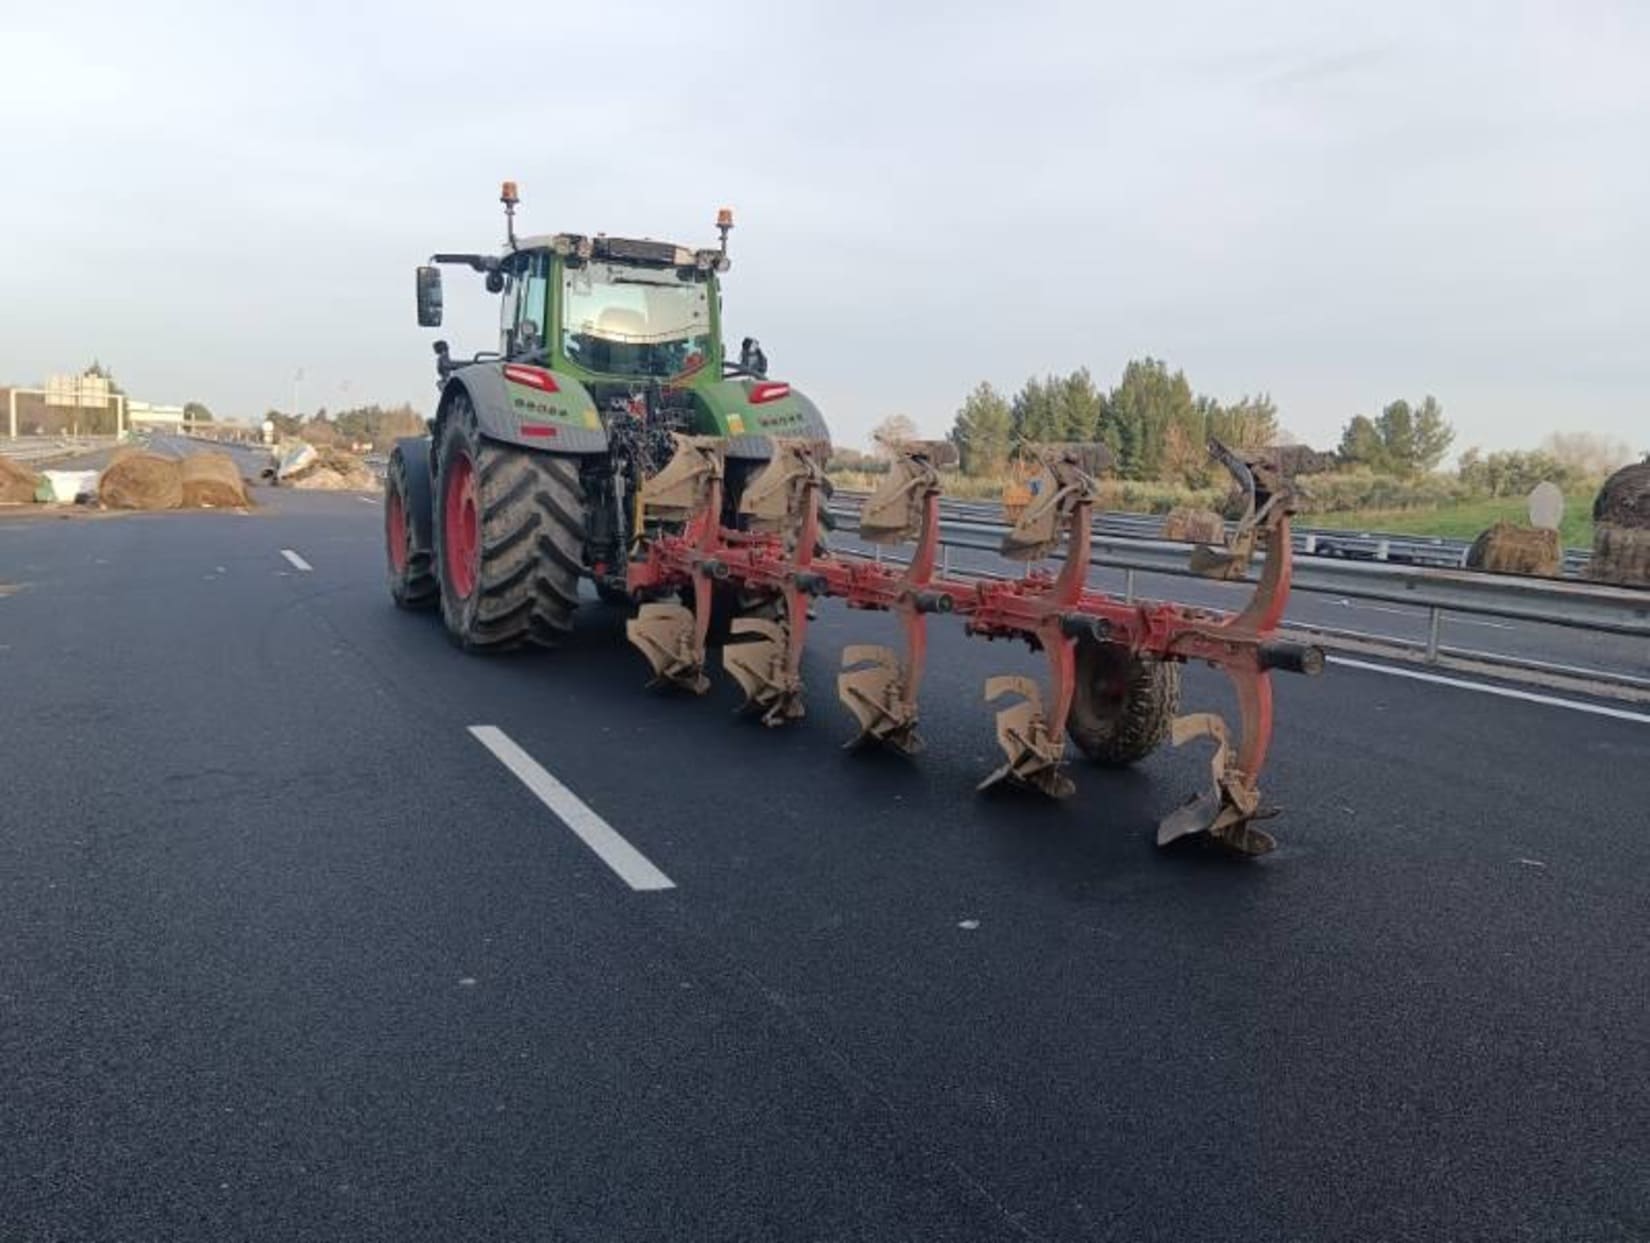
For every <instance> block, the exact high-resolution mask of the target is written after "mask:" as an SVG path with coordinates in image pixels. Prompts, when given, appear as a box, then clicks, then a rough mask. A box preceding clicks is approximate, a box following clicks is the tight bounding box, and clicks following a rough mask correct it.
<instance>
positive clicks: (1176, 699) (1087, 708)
mask: <svg viewBox="0 0 1650 1243" xmlns="http://www.w3.org/2000/svg"><path fill="white" fill-rule="evenodd" d="M1179 711H1180V666H1179V664H1177V663H1174V662H1172V661H1162V660H1151V659H1148V658H1146V657H1144V656H1136V655H1133V654H1131V653H1130V652H1129V650H1128V649H1127V648H1125V647H1121V646H1119V645H1118V644H1116V643H1101V642H1098V641H1097V640H1094V639H1083V640H1080V641H1079V642H1078V644H1077V688H1076V694H1075V695H1074V696H1073V699H1072V704H1071V716H1070V717H1069V718H1068V719H1067V723H1066V733H1068V734H1069V735H1070V736H1071V740H1072V741H1073V742H1074V743H1076V744H1077V749H1078V750H1079V751H1081V752H1082V753H1083V754H1084V755H1085V756H1087V757H1088V758H1089V759H1091V760H1093V761H1094V762H1095V763H1096V764H1104V765H1106V766H1107V767H1110V768H1122V767H1125V766H1127V765H1129V764H1133V763H1135V762H1137V761H1139V760H1143V759H1145V758H1146V757H1147V756H1148V755H1150V754H1151V753H1152V752H1153V751H1155V750H1157V748H1158V747H1160V746H1162V745H1163V742H1164V741H1165V740H1166V739H1167V738H1168V736H1169V727H1170V726H1171V725H1172V724H1173V723H1174V718H1175V716H1176V714H1177V713H1178V712H1179Z"/></svg>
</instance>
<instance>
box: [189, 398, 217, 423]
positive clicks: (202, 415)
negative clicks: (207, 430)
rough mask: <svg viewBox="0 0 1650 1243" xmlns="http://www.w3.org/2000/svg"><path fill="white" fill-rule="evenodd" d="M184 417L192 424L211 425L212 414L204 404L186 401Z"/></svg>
mask: <svg viewBox="0 0 1650 1243" xmlns="http://www.w3.org/2000/svg"><path fill="white" fill-rule="evenodd" d="M183 417H184V418H185V419H187V420H188V421H189V422H191V423H210V422H211V421H212V412H211V411H210V410H208V409H207V408H206V406H205V405H204V404H203V403H202V402H198V401H186V402H184V403H183Z"/></svg>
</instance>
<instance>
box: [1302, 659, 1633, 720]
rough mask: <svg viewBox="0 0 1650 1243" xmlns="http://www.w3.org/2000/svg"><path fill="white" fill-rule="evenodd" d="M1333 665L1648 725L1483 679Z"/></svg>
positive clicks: (1357, 663)
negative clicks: (1475, 680) (1471, 679)
mask: <svg viewBox="0 0 1650 1243" xmlns="http://www.w3.org/2000/svg"><path fill="white" fill-rule="evenodd" d="M1326 659H1327V660H1328V661H1329V663H1330V664H1332V665H1346V666H1347V667H1348V668H1351V669H1367V670H1369V671H1370V672H1371V673H1387V674H1391V675H1392V676H1393V677H1395V678H1413V679H1414V680H1415V681H1417V682H1436V683H1437V684H1438V685H1440V686H1458V687H1460V688H1461V689H1462V690H1465V691H1479V692H1481V693H1482V694H1485V695H1499V696H1501V697H1502V698H1503V699H1522V700H1524V701H1525V702H1526V703H1533V704H1549V705H1551V706H1552V707H1554V708H1569V709H1570V710H1571V711H1573V712H1590V713H1592V714H1593V715H1594V716H1609V717H1615V718H1616V719H1617V720H1618V721H1637V722H1639V723H1640V724H1642V725H1650V714H1646V713H1643V712H1629V711H1628V710H1627V709H1626V708H1609V707H1606V706H1605V705H1603V704H1590V703H1583V702H1581V701H1580V700H1577V699H1560V698H1558V697H1557V696H1556V695H1538V694H1536V693H1535V692H1534V691H1520V690H1514V689H1513V688H1512V687H1510V686H1490V685H1488V684H1486V683H1484V682H1468V681H1465V680H1463V679H1461V678H1447V677H1445V676H1444V675H1443V674H1441V673H1423V672H1421V670H1419V669H1397V668H1394V667H1393V666H1392V665H1377V664H1373V663H1371V662H1370V661H1367V660H1353V659H1352V658H1351V657H1350V656H1330V657H1327V658H1326Z"/></svg>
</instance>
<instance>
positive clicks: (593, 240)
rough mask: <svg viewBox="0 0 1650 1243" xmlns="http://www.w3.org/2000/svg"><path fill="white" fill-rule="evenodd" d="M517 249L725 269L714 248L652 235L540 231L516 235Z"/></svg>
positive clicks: (720, 254) (725, 261) (723, 259)
mask: <svg viewBox="0 0 1650 1243" xmlns="http://www.w3.org/2000/svg"><path fill="white" fill-rule="evenodd" d="M516 249H517V250H518V251H522V250H553V251H555V252H556V253H557V254H563V255H571V254H577V255H580V256H581V257H583V258H586V259H588V258H591V257H595V258H598V259H617V260H623V261H627V262H631V263H647V264H657V265H659V266H660V267H676V268H691V267H698V268H703V269H705V270H707V271H709V270H711V269H718V270H721V271H726V270H727V268H726V264H727V259H726V256H724V255H723V254H722V253H721V252H720V251H718V250H715V249H711V248H708V247H707V248H702V249H694V248H692V247H688V246H678V245H677V244H676V243H674V242H656V241H654V240H652V239H651V238H634V237H608V236H607V235H606V234H603V233H598V234H596V235H595V236H594V237H590V236H586V235H584V234H581V233H540V234H535V235H533V236H532V237H520V238H517V239H516Z"/></svg>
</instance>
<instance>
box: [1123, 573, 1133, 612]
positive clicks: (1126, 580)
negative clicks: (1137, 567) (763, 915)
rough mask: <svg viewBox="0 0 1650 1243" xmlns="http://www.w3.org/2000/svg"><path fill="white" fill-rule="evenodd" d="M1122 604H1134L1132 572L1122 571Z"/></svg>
mask: <svg viewBox="0 0 1650 1243" xmlns="http://www.w3.org/2000/svg"><path fill="white" fill-rule="evenodd" d="M1123 603H1124V604H1133V603H1134V571H1133V570H1124V571H1123Z"/></svg>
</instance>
